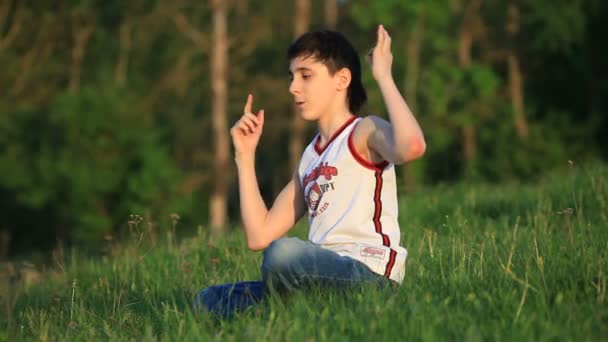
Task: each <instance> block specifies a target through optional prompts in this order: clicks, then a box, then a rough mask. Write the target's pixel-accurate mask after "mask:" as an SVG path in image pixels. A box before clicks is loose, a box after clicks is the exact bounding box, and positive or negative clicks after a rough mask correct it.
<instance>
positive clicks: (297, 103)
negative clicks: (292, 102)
mask: <svg viewBox="0 0 608 342" xmlns="http://www.w3.org/2000/svg"><path fill="white" fill-rule="evenodd" d="M305 102H306V101H296V106H298V107H302V105H303V104H304V103H305Z"/></svg>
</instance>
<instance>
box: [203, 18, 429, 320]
mask: <svg viewBox="0 0 608 342" xmlns="http://www.w3.org/2000/svg"><path fill="white" fill-rule="evenodd" d="M287 55H288V59H289V62H290V64H289V75H290V86H289V92H290V93H291V94H292V95H293V100H294V102H295V105H296V106H297V109H298V111H299V113H300V115H301V116H302V118H304V119H305V120H308V121H315V122H316V124H317V127H318V134H317V135H316V136H315V138H314V139H313V140H312V141H311V142H310V144H309V145H308V146H307V147H306V149H305V151H304V153H303V155H302V158H301V160H300V164H299V166H298V168H297V170H295V172H294V174H293V177H292V179H291V180H290V181H289V183H287V185H286V186H285V188H284V189H283V190H282V191H281V192H280V194H279V195H278V197H277V198H276V200H275V202H274V203H273V205H272V207H271V208H270V209H268V208H267V207H266V205H265V204H264V201H263V200H262V196H261V195H260V190H259V187H258V182H257V179H256V173H255V168H254V165H255V151H256V147H257V145H258V142H259V139H260V136H261V135H262V131H263V128H264V120H265V118H264V110H259V111H258V112H257V113H256V114H254V113H253V112H252V107H253V97H252V95H249V96H248V97H247V101H246V104H245V107H244V110H243V115H242V116H241V118H240V119H239V120H238V121H237V122H236V123H235V124H234V126H233V127H232V128H231V130H230V133H231V136H232V141H233V144H234V149H235V161H236V165H237V169H238V182H239V191H240V210H241V216H242V221H243V225H244V230H245V234H246V236H247V244H248V246H249V248H250V249H252V250H255V251H258V250H264V258H263V262H262V270H261V271H262V272H261V273H262V280H261V281H251V282H241V283H233V284H224V285H216V286H212V287H209V288H207V289H205V290H203V291H202V292H201V293H199V294H198V296H197V298H196V300H195V306H196V308H197V309H201V308H204V309H206V310H208V311H210V312H212V313H215V314H219V315H221V316H229V315H231V314H232V313H233V312H235V311H238V310H242V309H244V308H247V307H249V306H251V305H253V304H255V303H257V302H258V301H260V300H261V299H263V297H264V296H266V295H268V294H269V293H274V292H277V293H285V292H290V291H296V290H300V289H304V288H309V287H311V286H321V287H324V286H332V287H341V288H348V287H352V286H355V285H360V284H364V283H401V282H402V280H403V277H404V271H405V259H406V257H407V251H406V249H405V248H403V247H402V246H400V244H399V241H400V236H401V233H400V229H399V223H398V220H397V214H398V203H397V191H396V179H395V169H394V165H396V164H402V163H405V162H408V161H411V160H414V159H416V158H419V157H420V156H422V154H423V153H424V151H425V148H426V145H425V141H424V137H423V134H422V130H421V129H420V126H419V125H418V123H417V121H416V118H415V117H414V115H413V114H412V112H411V111H410V109H409V108H408V106H407V104H406V102H405V100H404V99H403V97H402V96H401V94H400V93H399V90H398V88H397V86H396V85H395V82H394V80H393V77H392V72H391V65H392V59H393V57H392V54H391V38H390V36H389V34H388V32H387V31H386V30H385V28H384V27H383V26H382V25H380V26H378V30H377V42H376V46H375V47H374V48H373V50H372V51H371V52H370V54H369V55H368V61H369V64H370V66H371V71H372V75H373V77H374V79H375V80H376V82H377V84H378V86H379V87H380V91H381V93H382V96H383V99H384V103H385V105H386V109H387V111H388V114H389V119H390V122H389V121H386V120H384V119H382V118H380V117H378V116H373V115H368V116H362V115H361V114H362V113H361V110H362V106H363V105H364V104H365V102H366V99H367V96H366V93H365V89H364V88H363V85H362V82H361V66H360V62H359V57H358V54H357V52H356V51H355V49H354V48H353V46H352V45H351V44H350V43H349V42H348V40H347V39H346V38H345V37H344V36H343V35H342V34H340V33H338V32H333V31H316V32H309V33H306V34H304V35H302V36H301V37H299V38H298V39H297V40H296V41H295V42H294V43H293V44H292V45H291V46H290V47H289V49H288V52H287ZM304 214H307V216H308V225H309V235H308V241H302V240H300V239H296V238H282V236H284V235H285V234H286V233H287V232H288V231H289V229H291V228H292V227H293V226H294V225H295V223H296V222H297V221H298V220H299V219H300V218H301V217H302V216H303V215H304Z"/></svg>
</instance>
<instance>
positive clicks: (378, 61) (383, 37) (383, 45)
mask: <svg viewBox="0 0 608 342" xmlns="http://www.w3.org/2000/svg"><path fill="white" fill-rule="evenodd" d="M367 61H368V63H369V64H370V65H371V68H372V75H373V76H374V79H376V81H380V80H382V79H384V78H386V77H392V74H391V67H392V64H393V54H392V53H391V36H389V34H388V32H387V31H386V29H385V28H384V26H382V25H378V40H377V41H376V46H375V47H374V48H373V49H372V50H370V52H369V53H368V55H367Z"/></svg>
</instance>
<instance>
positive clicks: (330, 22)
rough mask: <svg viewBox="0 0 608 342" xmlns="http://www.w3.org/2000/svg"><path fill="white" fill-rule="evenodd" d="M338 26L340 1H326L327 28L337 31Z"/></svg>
mask: <svg viewBox="0 0 608 342" xmlns="http://www.w3.org/2000/svg"><path fill="white" fill-rule="evenodd" d="M337 25H338V0H325V26H327V28H328V29H331V30H335V29H336V26H337Z"/></svg>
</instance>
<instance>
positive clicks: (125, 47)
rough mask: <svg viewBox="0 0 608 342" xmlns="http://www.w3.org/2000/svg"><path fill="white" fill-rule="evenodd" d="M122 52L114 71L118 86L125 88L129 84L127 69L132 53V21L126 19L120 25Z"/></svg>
mask: <svg viewBox="0 0 608 342" xmlns="http://www.w3.org/2000/svg"><path fill="white" fill-rule="evenodd" d="M119 44H120V51H119V55H118V63H116V69H114V80H115V82H116V84H117V85H119V86H124V85H125V84H126V83H127V69H128V67H129V54H130V52H131V46H132V40H131V21H130V20H129V19H125V20H124V21H123V22H122V24H121V25H120V32H119Z"/></svg>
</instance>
